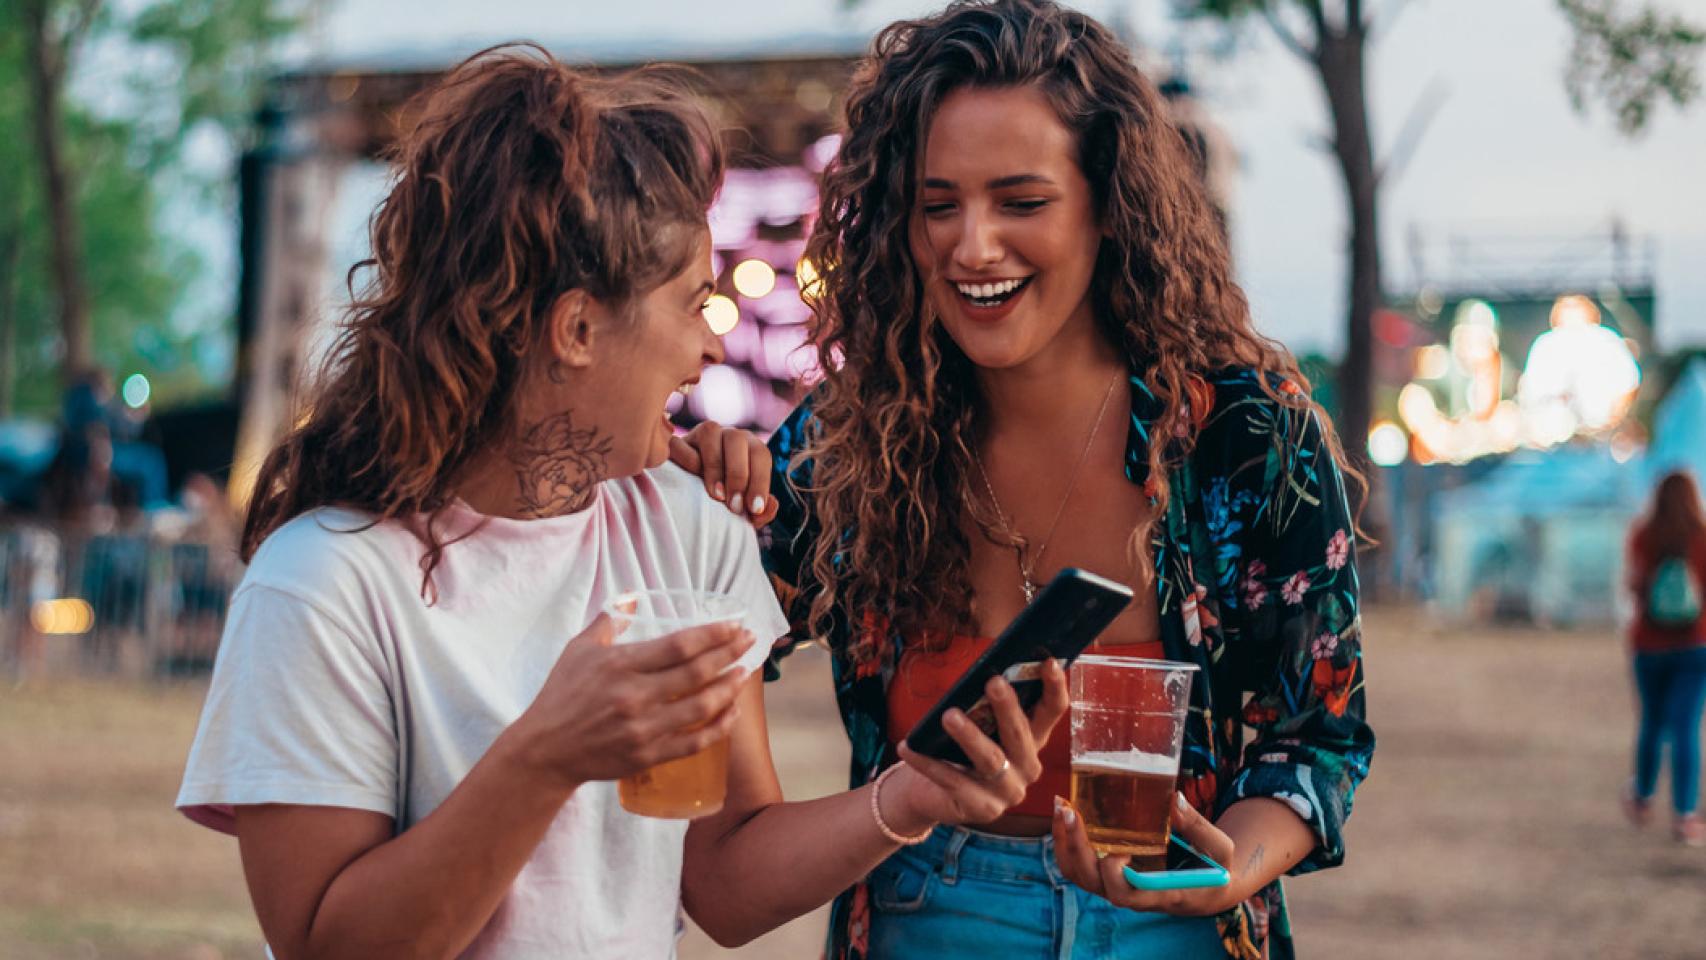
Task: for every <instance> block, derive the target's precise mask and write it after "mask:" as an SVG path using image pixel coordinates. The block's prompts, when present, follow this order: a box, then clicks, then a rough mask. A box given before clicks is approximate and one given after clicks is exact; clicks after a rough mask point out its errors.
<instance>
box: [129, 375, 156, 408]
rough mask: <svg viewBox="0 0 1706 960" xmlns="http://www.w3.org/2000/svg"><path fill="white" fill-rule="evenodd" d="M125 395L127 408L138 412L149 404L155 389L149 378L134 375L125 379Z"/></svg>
mask: <svg viewBox="0 0 1706 960" xmlns="http://www.w3.org/2000/svg"><path fill="white" fill-rule="evenodd" d="M123 393H124V403H125V406H127V407H129V408H130V409H132V410H136V409H138V408H140V407H142V405H143V404H146V403H147V402H148V398H149V397H150V396H152V395H153V394H154V388H153V386H152V385H150V384H149V382H148V378H147V377H145V376H143V375H142V374H140V373H133V374H131V375H130V376H128V377H126V378H125V379H124V389H123Z"/></svg>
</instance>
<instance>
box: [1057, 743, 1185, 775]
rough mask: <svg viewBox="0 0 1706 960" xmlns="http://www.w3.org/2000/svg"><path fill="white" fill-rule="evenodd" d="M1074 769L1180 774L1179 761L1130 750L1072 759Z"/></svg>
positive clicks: (1081, 755)
mask: <svg viewBox="0 0 1706 960" xmlns="http://www.w3.org/2000/svg"><path fill="white" fill-rule="evenodd" d="M1072 766H1073V768H1074V769H1079V768H1084V769H1091V770H1098V771H1102V772H1106V773H1140V774H1146V775H1148V776H1152V777H1172V776H1177V775H1178V773H1179V761H1178V760H1177V759H1175V758H1173V757H1164V756H1161V755H1160V754H1157V753H1144V752H1143V751H1142V750H1139V749H1137V748H1136V747H1133V748H1132V749H1130V750H1097V751H1093V752H1091V753H1081V754H1079V755H1077V756H1075V757H1073V758H1072Z"/></svg>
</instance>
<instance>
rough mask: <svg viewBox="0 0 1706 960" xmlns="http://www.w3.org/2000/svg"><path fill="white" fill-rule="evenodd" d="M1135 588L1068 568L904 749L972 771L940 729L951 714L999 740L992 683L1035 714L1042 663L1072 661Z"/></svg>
mask: <svg viewBox="0 0 1706 960" xmlns="http://www.w3.org/2000/svg"><path fill="white" fill-rule="evenodd" d="M1131 596H1132V594H1131V588H1130V587H1127V586H1125V585H1124V584H1119V583H1115V582H1114V581H1112V580H1108V579H1106V578H1103V577H1098V576H1096V575H1095V574H1093V573H1087V572H1085V571H1083V570H1078V569H1074V568H1071V567H1069V568H1067V569H1065V570H1062V571H1060V573H1059V574H1057V575H1056V576H1055V578H1054V579H1053V580H1051V581H1049V584H1048V586H1046V587H1044V588H1043V589H1042V592H1041V593H1039V594H1037V598H1036V599H1035V600H1033V601H1031V604H1030V605H1029V606H1027V607H1026V608H1025V609H1024V610H1021V611H1020V612H1019V615H1018V616H1017V617H1014V618H1013V622H1012V623H1010V624H1008V625H1007V629H1005V630H1003V631H1001V636H999V637H997V638H996V640H995V642H994V643H992V644H990V646H989V649H988V650H986V651H984V654H983V656H981V657H979V658H978V660H977V662H976V663H974V664H972V665H971V668H970V669H969V670H967V671H966V672H965V674H964V675H963V676H961V677H960V679H959V680H958V681H957V682H955V684H954V686H953V689H951V690H949V691H948V692H947V694H945V695H944V696H943V697H942V699H941V700H939V701H937V703H936V705H935V706H934V707H931V708H930V712H929V713H927V714H925V715H924V719H922V720H920V721H918V725H917V726H915V727H913V728H912V732H911V733H908V734H907V735H906V745H907V746H909V747H911V748H912V749H914V750H916V751H918V752H919V753H921V754H923V755H925V756H927V757H935V758H936V759H938V760H946V761H948V762H950V763H957V764H960V765H962V766H967V765H969V761H968V760H967V759H966V755H965V752H964V751H962V750H961V749H960V745H959V744H958V743H956V742H955V741H954V738H953V737H950V736H948V731H947V730H945V729H943V728H942V716H943V715H944V714H946V713H947V712H948V711H949V710H951V709H954V708H956V707H957V708H959V709H960V710H963V711H965V714H966V717H967V719H969V720H971V722H972V723H974V724H976V725H977V727H978V729H979V730H982V731H983V732H984V733H985V734H987V735H988V736H989V738H990V739H992V740H995V741H996V742H1000V740H1001V736H1000V733H999V732H998V731H997V729H996V723H995V708H994V707H993V706H992V705H991V704H990V703H989V701H988V699H987V698H985V697H984V694H983V688H984V687H985V686H986V685H987V684H988V683H989V679H990V678H991V677H996V676H1003V677H1006V678H1007V682H1008V683H1010V684H1012V685H1013V692H1014V693H1016V694H1018V695H1019V706H1020V707H1021V708H1022V709H1024V710H1025V712H1027V713H1029V712H1030V710H1031V708H1032V707H1034V706H1036V705H1037V702H1038V701H1039V700H1041V699H1042V696H1043V682H1042V668H1043V661H1045V660H1047V659H1048V658H1049V657H1053V658H1055V659H1056V660H1059V661H1060V665H1061V666H1063V667H1064V666H1066V665H1067V664H1068V663H1071V662H1072V660H1073V659H1075V658H1076V657H1077V656H1078V655H1079V654H1080V653H1083V652H1084V648H1085V647H1088V646H1089V645H1090V644H1091V643H1093V642H1094V641H1095V639H1096V637H1097V636H1098V635H1100V634H1101V632H1102V631H1103V630H1105V629H1107V627H1108V624H1110V623H1113V622H1114V618H1115V617H1117V616H1119V615H1120V611H1121V610H1124V609H1125V608H1126V604H1128V603H1130V602H1131Z"/></svg>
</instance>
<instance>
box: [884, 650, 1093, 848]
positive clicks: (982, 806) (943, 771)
mask: <svg viewBox="0 0 1706 960" xmlns="http://www.w3.org/2000/svg"><path fill="white" fill-rule="evenodd" d="M1042 681H1043V697H1042V699H1041V700H1040V701H1038V702H1037V705H1036V708H1035V709H1033V710H1032V711H1031V715H1030V716H1028V717H1027V716H1026V715H1025V712H1024V710H1022V709H1021V708H1020V705H1019V696H1018V694H1016V693H1014V692H1013V687H1012V685H1011V684H1009V683H1008V682H1007V681H1006V680H1004V679H1002V678H1001V677H993V678H991V679H990V681H989V683H988V685H987V686H985V688H984V695H985V697H986V698H987V702H988V703H989V705H990V706H991V707H992V708H993V710H994V713H995V723H996V729H997V731H998V732H999V733H1000V736H1001V740H1000V742H999V743H997V742H996V741H995V740H994V739H991V738H990V737H988V736H986V735H985V734H984V733H983V731H982V730H980V729H978V726H977V724H976V723H974V722H973V721H972V720H971V719H969V718H968V717H967V716H966V715H965V713H964V712H962V711H959V710H950V711H948V712H947V714H945V715H944V716H943V718H942V727H943V729H945V730H946V731H947V732H948V735H949V736H950V737H953V738H954V742H956V743H958V744H959V745H960V749H961V750H963V751H965V755H966V756H967V757H968V758H970V760H971V762H972V763H971V767H969V768H965V767H960V766H958V765H956V764H951V763H946V762H944V761H941V760H936V759H934V758H931V757H926V756H924V755H923V754H920V753H918V752H917V751H915V750H913V749H912V748H911V747H909V746H907V745H906V744H905V743H904V742H903V743H901V745H900V757H901V759H902V760H904V761H905V762H906V767H905V768H904V769H903V770H901V771H899V772H898V773H897V774H896V776H895V777H894V778H893V781H892V782H891V784H890V786H889V787H888V788H887V789H885V791H884V794H883V800H884V803H885V805H887V804H888V803H889V802H891V801H890V800H889V797H890V795H891V792H892V794H893V796H894V801H892V802H895V803H904V804H906V805H907V807H906V809H908V810H910V811H911V812H912V813H913V814H914V815H915V816H916V817H917V818H919V819H922V820H926V821H931V822H935V823H947V824H955V825H958V824H970V825H976V824H980V823H988V822H990V821H992V820H994V819H995V818H997V817H999V816H1001V815H1002V814H1003V813H1006V812H1007V810H1008V809H1009V808H1011V807H1013V806H1014V805H1015V804H1017V803H1019V801H1021V800H1023V799H1024V798H1025V791H1026V789H1027V788H1029V787H1030V785H1031V784H1033V783H1035V782H1036V780H1037V778H1038V777H1040V776H1042V771H1043V765H1042V761H1041V760H1040V759H1038V757H1037V752H1038V750H1039V749H1040V748H1041V745H1042V744H1044V743H1046V742H1048V737H1049V733H1050V732H1051V731H1053V730H1054V725H1055V724H1056V723H1058V722H1059V721H1060V718H1061V717H1063V716H1065V715H1066V706H1067V702H1068V701H1067V693H1066V671H1065V670H1063V669H1061V666H1060V663H1059V662H1057V661H1056V660H1054V659H1052V658H1051V659H1049V660H1048V661H1047V662H1046V663H1044V664H1043V671H1042ZM903 777H904V779H903Z"/></svg>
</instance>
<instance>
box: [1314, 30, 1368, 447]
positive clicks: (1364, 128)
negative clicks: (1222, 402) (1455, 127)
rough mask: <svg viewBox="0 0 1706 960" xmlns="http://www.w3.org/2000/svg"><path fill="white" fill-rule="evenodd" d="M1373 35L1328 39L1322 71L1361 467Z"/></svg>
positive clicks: (1351, 432) (1345, 432)
mask: <svg viewBox="0 0 1706 960" xmlns="http://www.w3.org/2000/svg"><path fill="white" fill-rule="evenodd" d="M1365 30H1366V28H1365V27H1364V26H1363V25H1361V24H1358V23H1355V22H1352V23H1350V24H1349V25H1347V27H1346V29H1345V30H1344V32H1342V33H1341V32H1339V31H1336V30H1335V31H1327V32H1325V34H1324V35H1323V36H1322V37H1321V43H1320V46H1319V48H1318V53H1317V54H1316V59H1315V65H1316V68H1317V70H1318V72H1319V74H1320V77H1321V85H1322V88H1323V89H1324V90H1325V91H1326V94H1327V105H1328V108H1329V110H1330V111H1331V113H1332V116H1333V153H1334V155H1335V157H1336V158H1337V160H1338V162H1339V171H1340V173H1341V174H1343V177H1344V183H1345V199H1346V201H1347V207H1348V210H1349V213H1350V237H1349V243H1350V251H1349V252H1350V273H1349V277H1348V279H1349V286H1350V289H1349V296H1348V297H1347V303H1346V307H1347V313H1346V316H1345V357H1344V362H1343V363H1342V364H1341V365H1340V367H1339V382H1338V387H1339V424H1338V426H1339V435H1340V437H1341V438H1343V440H1344V444H1345V452H1346V453H1347V454H1348V455H1349V456H1350V457H1351V458H1352V460H1353V462H1355V463H1356V464H1357V465H1358V466H1359V467H1362V466H1366V465H1367V462H1368V428H1369V421H1370V419H1371V410H1372V405H1373V396H1372V394H1373V383H1372V376H1373V366H1374V351H1373V347H1374V344H1373V340H1372V333H1373V329H1372V328H1373V319H1374V312H1375V311H1376V310H1378V309H1379V308H1380V303H1381V297H1382V288H1381V280H1380V235H1379V232H1378V231H1379V221H1378V209H1377V207H1378V204H1377V200H1378V189H1379V180H1378V175H1377V174H1376V172H1375V166H1374V145H1373V141H1372V138H1371V137H1370V135H1369V129H1368V101H1367V92H1366V89H1365V87H1364V76H1363V51H1364V49H1365V43H1364V41H1365V39H1366V36H1365Z"/></svg>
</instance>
